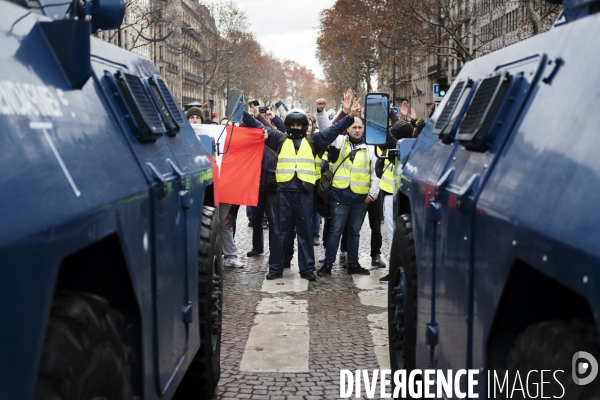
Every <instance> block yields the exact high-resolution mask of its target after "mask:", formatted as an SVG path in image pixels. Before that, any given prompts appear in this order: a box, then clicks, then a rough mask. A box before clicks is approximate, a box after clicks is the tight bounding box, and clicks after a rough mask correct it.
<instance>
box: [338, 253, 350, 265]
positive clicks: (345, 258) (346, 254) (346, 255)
mask: <svg viewBox="0 0 600 400" xmlns="http://www.w3.org/2000/svg"><path fill="white" fill-rule="evenodd" d="M339 258H340V262H341V263H343V262H344V261H346V260H347V259H348V253H347V252H345V251H340V257H339Z"/></svg>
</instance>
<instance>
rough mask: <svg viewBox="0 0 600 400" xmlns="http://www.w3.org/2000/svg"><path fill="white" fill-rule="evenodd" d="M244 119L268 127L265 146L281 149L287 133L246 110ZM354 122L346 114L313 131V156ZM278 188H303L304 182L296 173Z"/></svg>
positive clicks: (258, 125)
mask: <svg viewBox="0 0 600 400" xmlns="http://www.w3.org/2000/svg"><path fill="white" fill-rule="evenodd" d="M242 121H243V123H244V125H245V126H248V127H251V128H260V129H267V132H268V133H269V137H268V138H267V139H266V140H265V146H268V147H269V148H271V149H272V150H274V151H275V152H277V151H279V142H280V140H281V139H283V136H287V134H286V133H282V132H279V131H277V130H274V129H270V128H265V126H264V125H263V124H262V123H261V122H260V121H258V120H256V118H254V117H253V116H252V115H251V114H249V113H248V112H246V111H244V118H243V120H242ZM353 123H354V118H350V117H348V116H346V117H344V118H342V119H341V120H340V121H339V122H336V123H335V124H333V125H331V126H330V127H329V128H327V129H324V130H322V131H321V132H315V133H313V134H312V142H313V156H316V155H317V154H319V153H320V152H322V151H325V149H327V146H329V145H330V144H331V143H332V142H333V141H334V140H335V139H336V138H337V137H338V135H342V134H344V132H345V131H346V129H348V128H349V127H350V126H352V124H353ZM263 158H264V157H263ZM277 190H283V191H289V190H292V191H296V190H303V189H302V182H301V181H300V179H298V176H297V175H294V178H293V179H292V180H291V181H288V182H281V183H278V184H277Z"/></svg>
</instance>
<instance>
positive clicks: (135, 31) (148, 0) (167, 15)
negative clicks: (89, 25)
mask: <svg viewBox="0 0 600 400" xmlns="http://www.w3.org/2000/svg"><path fill="white" fill-rule="evenodd" d="M180 20H181V8H180V5H179V1H178V0H165V1H162V0H161V1H159V0H126V1H125V17H124V18H123V23H122V24H121V26H120V27H119V28H117V29H112V30H109V31H98V32H96V33H95V36H97V37H100V38H102V39H103V40H105V41H107V42H111V43H114V44H116V45H117V46H119V47H123V48H125V49H127V50H138V51H137V52H138V53H141V54H144V55H146V56H149V54H150V51H151V49H150V48H149V44H151V43H156V42H161V41H165V40H167V39H168V38H170V37H171V36H172V35H173V34H176V32H177V31H178V29H177V28H178V27H179V22H180Z"/></svg>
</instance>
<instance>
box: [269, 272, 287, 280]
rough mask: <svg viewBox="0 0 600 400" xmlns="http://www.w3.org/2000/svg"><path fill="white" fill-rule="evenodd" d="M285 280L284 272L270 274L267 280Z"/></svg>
mask: <svg viewBox="0 0 600 400" xmlns="http://www.w3.org/2000/svg"><path fill="white" fill-rule="evenodd" d="M277 278H283V272H269V273H268V274H267V280H270V281H272V280H273V279H277Z"/></svg>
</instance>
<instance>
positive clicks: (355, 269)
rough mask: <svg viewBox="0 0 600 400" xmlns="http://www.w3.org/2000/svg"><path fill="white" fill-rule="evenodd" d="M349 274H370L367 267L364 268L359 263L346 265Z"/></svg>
mask: <svg viewBox="0 0 600 400" xmlns="http://www.w3.org/2000/svg"><path fill="white" fill-rule="evenodd" d="M348 273H349V274H359V275H371V272H369V270H368V269H364V268H363V267H361V266H360V264H359V263H356V264H351V265H348Z"/></svg>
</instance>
